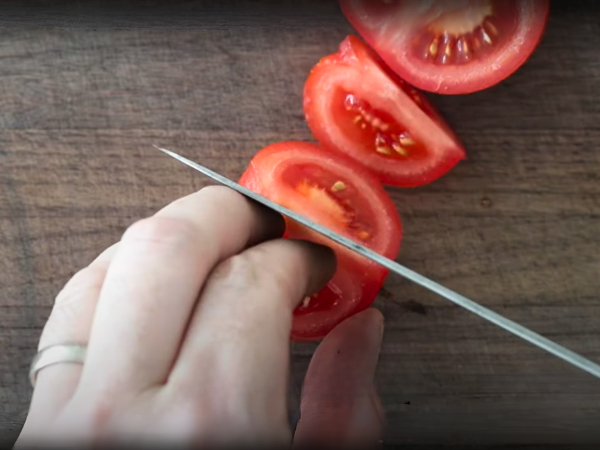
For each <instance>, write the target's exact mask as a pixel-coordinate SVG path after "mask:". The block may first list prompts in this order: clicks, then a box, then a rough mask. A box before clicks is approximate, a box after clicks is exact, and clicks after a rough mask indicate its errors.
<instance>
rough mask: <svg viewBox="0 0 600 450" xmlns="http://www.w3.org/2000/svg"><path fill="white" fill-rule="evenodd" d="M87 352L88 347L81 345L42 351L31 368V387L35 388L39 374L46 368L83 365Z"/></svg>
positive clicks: (59, 346) (36, 356)
mask: <svg viewBox="0 0 600 450" xmlns="http://www.w3.org/2000/svg"><path fill="white" fill-rule="evenodd" d="M86 352H87V347H86V346H85V345H79V344H58V345H52V346H50V347H46V348H44V349H42V350H40V351H39V352H38V354H37V355H35V357H34V358H33V361H31V367H30V368H29V381H31V386H33V387H35V380H36V378H37V373H38V372H39V371H40V370H42V369H43V368H44V367H48V366H51V365H53V364H59V363H73V364H83V363H84V362H85V354H86Z"/></svg>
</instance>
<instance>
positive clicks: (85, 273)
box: [27, 244, 118, 426]
mask: <svg viewBox="0 0 600 450" xmlns="http://www.w3.org/2000/svg"><path fill="white" fill-rule="evenodd" d="M117 245H118V244H115V245H113V246H112V247H109V248H108V249H106V250H105V251H104V252H103V253H102V254H101V255H100V256H98V258H96V260H95V261H94V262H92V263H91V264H90V265H89V266H88V267H86V268H85V269H83V270H81V271H79V272H78V273H77V274H75V276H73V278H71V280H69V282H68V283H67V284H66V285H65V287H64V288H63V290H62V291H61V292H60V293H59V294H58V296H57V297H56V301H55V303H54V307H53V308H52V312H51V313H50V317H49V318H48V321H47V322H46V325H45V327H44V331H43V332H42V336H41V338H40V343H39V346H38V350H42V349H45V348H48V347H51V346H53V345H58V344H67V343H75V344H83V345H87V342H88V340H89V335H90V328H91V325H92V319H93V317H94V311H95V309H96V302H97V300H98V297H99V295H100V288H101V286H102V283H103V282H104V277H105V275H106V271H107V269H108V266H109V264H110V261H111V260H112V258H113V256H114V254H115V253H116V250H117ZM81 367H82V366H81V365H79V364H55V365H52V366H48V367H45V368H44V369H42V370H40V371H39V372H38V374H37V379H36V386H35V389H34V392H33V397H32V400H31V409H30V414H29V415H28V417H27V425H28V426H31V424H32V423H33V424H34V423H38V422H39V423H44V422H48V419H49V418H52V417H55V416H56V415H57V414H58V412H59V411H60V410H61V409H62V408H63V407H64V406H65V405H66V403H67V402H68V401H69V399H70V398H71V397H72V395H73V393H74V391H75V389H76V387H77V383H78V381H79V376H80V374H81Z"/></svg>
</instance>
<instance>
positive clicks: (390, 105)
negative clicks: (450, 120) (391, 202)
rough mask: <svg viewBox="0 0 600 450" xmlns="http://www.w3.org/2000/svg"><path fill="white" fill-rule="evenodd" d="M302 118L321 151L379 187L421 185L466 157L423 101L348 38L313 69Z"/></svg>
mask: <svg viewBox="0 0 600 450" xmlns="http://www.w3.org/2000/svg"><path fill="white" fill-rule="evenodd" d="M304 112H305V116H306V120H307V122H308V126H309V128H310V129H311V131H312V132H313V134H314V136H315V137H316V138H317V140H318V141H319V142H320V143H321V145H323V146H324V147H327V148H329V149H334V150H336V151H338V152H341V153H345V154H346V155H348V156H350V157H351V158H353V159H354V160H356V161H358V162H359V163H361V164H362V165H363V166H365V167H367V168H368V169H369V170H371V171H372V172H373V173H374V174H375V175H376V176H377V177H378V179H379V180H380V181H381V182H382V183H385V184H389V185H394V186H404V187H413V186H420V185H423V184H427V183H430V182H431V181H433V180H435V179H437V178H439V177H440V176H442V175H443V174H445V173H446V172H448V171H449V170H450V169H451V168H452V167H454V166H455V165H456V164H457V163H458V162H459V161H460V160H461V159H464V158H465V152H464V150H463V148H462V145H461V144H460V142H459V141H458V138H457V137H456V136H455V135H454V133H453V132H452V130H451V129H450V127H449V126H448V125H447V124H446V123H445V122H444V120H443V119H442V118H441V116H440V115H439V114H438V113H437V112H436V111H435V109H434V108H433V107H432V106H431V104H430V103H429V102H428V101H427V100H426V99H425V97H424V96H423V95H421V94H420V93H419V92H417V91H416V90H415V89H413V88H412V87H411V86H409V85H408V84H407V83H406V82H404V81H403V80H401V79H400V78H398V77H397V76H396V75H394V74H393V72H391V71H390V70H389V68H388V67H386V66H385V65H384V64H383V62H382V61H381V60H380V59H378V57H377V55H375V53H373V52H372V51H371V50H370V49H369V48H368V47H367V46H366V45H365V44H364V43H363V42H362V41H361V40H360V39H359V38H357V37H355V36H348V37H347V38H346V39H345V40H344V41H343V42H342V43H341V45H340V49H339V52H338V53H335V54H333V55H329V56H326V57H325V58H323V59H321V61H319V63H318V64H317V65H316V66H315V67H314V68H313V69H312V71H311V73H310V75H309V77H308V79H307V81H306V85H305V87H304Z"/></svg>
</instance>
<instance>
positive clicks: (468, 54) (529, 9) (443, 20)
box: [340, 0, 549, 94]
mask: <svg viewBox="0 0 600 450" xmlns="http://www.w3.org/2000/svg"><path fill="white" fill-rule="evenodd" d="M340 3H341V7H342V11H343V12H344V14H345V16H346V18H347V19H348V21H349V22H350V23H351V24H352V26H353V27H354V28H355V29H356V30H357V31H358V33H359V34H360V35H361V36H362V37H363V38H364V39H365V40H366V41H367V42H368V43H369V44H370V45H371V46H372V47H373V48H374V49H375V51H376V52H377V53H378V54H379V55H380V56H381V57H382V58H383V60H384V61H385V62H386V63H387V64H388V65H389V66H390V67H391V68H392V69H393V70H394V71H395V72H396V73H397V74H398V75H399V76H400V77H402V78H403V79H404V80H406V81H407V82H408V83H410V84H412V85H414V86H416V87H418V88H419V89H423V90H427V91H431V92H438V93H440V94H467V93H471V92H475V91H479V90H482V89H485V88H488V87H490V86H493V85H494V84H496V83H499V82H500V81H502V80H504V79H505V78H507V77H508V76H510V75H511V74H512V73H513V72H515V71H516V70H517V69H518V68H519V67H520V66H522V65H523V64H524V63H525V61H527V59H528V58H529V56H531V54H532V53H533V51H534V50H535V48H536V47H537V46H538V44H539V42H540V40H541V38H542V35H543V34H544V30H545V28H546V23H547V19H548V11H549V1H548V0H430V1H423V0H341V1H340Z"/></svg>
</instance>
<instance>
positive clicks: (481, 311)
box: [154, 145, 600, 378]
mask: <svg viewBox="0 0 600 450" xmlns="http://www.w3.org/2000/svg"><path fill="white" fill-rule="evenodd" d="M154 147H155V148H156V149H157V150H160V151H161V152H163V153H165V154H167V155H169V156H171V157H172V158H175V159H176V160H178V161H180V162H182V163H183V164H186V165H187V166H189V167H191V168H192V169H195V170H197V171H198V172H201V173H203V174H204V175H206V176H208V177H209V178H212V179H213V180H215V181H217V182H219V183H221V184H223V185H225V186H227V187H229V188H231V189H233V190H235V191H237V192H239V193H240V194H243V195H245V196H246V197H249V198H251V199H252V200H254V201H256V202H258V203H260V204H262V205H264V206H266V207H267V208H269V209H272V210H274V211H276V212H278V213H279V214H281V215H283V216H286V217H288V218H290V219H292V220H294V221H295V222H298V223H299V224H301V225H303V226H305V227H307V228H309V229H311V230H313V231H316V232H317V233H319V234H321V235H323V236H325V237H326V238H328V239H331V240H332V241H334V242H336V243H338V244H340V245H342V246H344V247H346V248H348V249H350V250H352V251H354V252H356V253H358V254H359V255H362V256H364V257H365V258H368V259H370V260H371V261H374V262H376V263H377V264H379V265H381V266H383V267H385V268H386V269H389V270H390V271H391V272H394V273H396V274H398V275H400V276H401V277H404V278H406V279H408V280H410V281H412V282H413V283H416V284H418V285H420V286H422V287H424V288H425V289H428V290H430V291H432V292H435V293H436V294H438V295H440V296H441V297H443V298H445V299H446V300H450V301H451V302H452V303H455V304H456V305H458V306H460V307H462V308H464V309H466V310H468V311H470V312H472V313H473V314H476V315H478V316H479V317H481V318H482V319H484V320H487V321H488V322H491V323H493V324H495V325H497V326H499V327H500V328H503V329H504V330H506V331H508V332H510V333H512V334H514V335H516V336H518V337H520V338H521V339H523V340H525V341H527V342H529V343H531V344H533V345H535V346H537V347H539V348H541V349H543V350H546V351H547V352H548V353H551V354H552V355H554V356H556V357H558V358H560V359H562V360H564V361H566V362H568V363H569V364H571V365H573V366H575V367H578V368H580V369H582V370H584V371H586V372H588V373H589V374H591V375H594V376H595V377H597V378H600V365H598V364H596V363H595V362H593V361H590V360H589V359H587V358H585V357H583V356H581V355H579V354H577V353H575V352H573V351H572V350H569V349H568V348H565V347H563V346H562V345H559V344H557V343H556V342H553V341H551V340H550V339H548V338H545V337H544V336H542V335H540V334H538V333H536V332H534V331H532V330H530V329H528V328H526V327H524V326H522V325H519V324H518V323H516V322H513V321H512V320H510V319H507V318H506V317H503V316H501V315H500V314H498V313H496V312H494V311H492V310H491V309H488V308H486V307H485V306H482V305H480V304H479V303H476V302H474V301H473V300H470V299H468V298H467V297H465V296H463V295H460V294H458V293H457V292H454V291H452V290H451V289H448V288H447V287H444V286H442V285H441V284H439V283H436V282H435V281H433V280H430V279H429V278H426V277H424V276H423V275H420V274H418V273H417V272H415V271H413V270H411V269H409V268H407V267H405V266H403V265H401V264H399V263H397V262H396V261H392V260H391V259H389V258H386V257H385V256H382V255H380V254H379V253H377V252H374V251H373V250H371V249H369V248H367V247H365V246H363V245H360V244H357V243H356V242H354V241H352V240H350V239H348V238H346V237H344V236H341V235H339V234H337V233H334V232H333V231H331V230H330V229H328V228H326V227H324V226H322V225H319V224H318V223H315V222H313V221H312V220H310V219H307V218H306V217H303V216H302V215H300V214H298V213H295V212H294V211H292V210H290V209H287V208H285V207H284V206H281V205H279V204H277V203H275V202H273V201H271V200H269V199H268V198H266V197H264V196H262V195H260V194H257V193H256V192H253V191H251V190H250V189H247V188H245V187H243V186H241V185H240V184H238V183H236V182H235V181H231V180H230V179H228V178H226V177H224V176H223V175H219V174H218V173H216V172H214V171H212V170H210V169H208V168H206V167H204V166H201V165H200V164H198V163H195V162H194V161H191V160H189V159H187V158H184V157H183V156H180V155H178V154H177V153H174V152H172V151H170V150H167V149H165V148H160V147H157V146H156V145H155V146H154Z"/></svg>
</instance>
